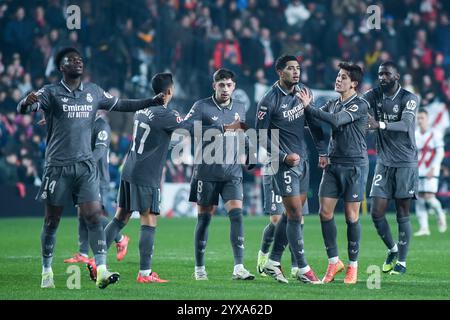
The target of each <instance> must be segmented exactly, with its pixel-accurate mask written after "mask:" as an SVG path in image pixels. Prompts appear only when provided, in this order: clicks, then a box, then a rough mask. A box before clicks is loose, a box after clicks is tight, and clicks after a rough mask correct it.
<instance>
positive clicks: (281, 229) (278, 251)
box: [269, 213, 288, 262]
mask: <svg viewBox="0 0 450 320" xmlns="http://www.w3.org/2000/svg"><path fill="white" fill-rule="evenodd" d="M286 225H287V216H286V214H284V213H283V214H282V215H281V218H280V220H278V222H277V224H276V226H275V231H274V237H273V246H272V251H271V252H270V255H269V259H270V260H273V261H277V262H280V261H281V256H282V255H283V252H284V249H285V248H286V246H287V244H288V239H287V235H286Z"/></svg>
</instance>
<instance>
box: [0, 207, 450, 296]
mask: <svg viewBox="0 0 450 320" xmlns="http://www.w3.org/2000/svg"><path fill="white" fill-rule="evenodd" d="M432 218H433V217H431V220H432ZM336 221H337V225H338V243H339V251H340V257H341V259H342V260H343V261H344V262H346V260H347V251H346V225H345V221H344V218H343V215H338V216H337V217H336ZM389 221H390V223H391V228H392V230H393V232H394V235H396V233H397V228H396V224H395V217H394V215H390V216H389ZM412 221H413V230H417V223H416V221H415V218H414V217H413V218H412ZM267 222H268V218H267V217H248V218H245V236H246V239H245V245H246V250H245V253H246V254H245V265H246V267H247V268H248V269H249V270H250V271H251V272H256V270H255V266H256V257H257V252H258V249H259V244H260V239H261V232H262V230H263V228H264V226H265V225H266V224H267ZM433 222H434V221H430V224H431V227H432V229H431V231H432V235H431V236H430V237H425V238H413V239H412V243H411V245H410V254H409V259H408V266H407V267H408V273H407V274H406V275H404V276H389V275H386V274H381V282H380V286H381V288H380V289H368V287H367V279H368V277H369V274H368V273H367V268H368V267H369V266H370V265H377V266H380V267H381V264H382V263H383V261H384V258H385V256H386V250H385V247H384V244H383V243H382V242H381V240H380V239H379V238H378V236H377V234H376V231H375V229H374V227H373V225H372V222H371V221H370V218H369V217H367V216H363V217H362V218H361V224H362V241H361V248H360V261H359V281H358V284H356V285H353V286H346V285H344V284H343V277H344V275H343V274H342V273H341V274H340V275H338V276H337V279H336V281H335V282H334V283H331V284H327V285H318V286H312V285H305V284H302V283H299V282H298V281H296V280H293V279H291V280H290V283H289V284H287V285H282V284H279V283H277V282H275V281H274V280H272V279H270V278H261V277H260V276H259V275H257V278H256V279H255V280H254V281H245V282H244V281H233V280H231V272H232V267H233V260H232V251H231V247H230V243H229V238H228V237H229V236H228V234H229V221H228V219H227V218H224V217H214V218H213V220H212V222H211V225H210V231H209V242H208V247H207V251H206V267H207V271H208V274H209V279H210V280H209V281H198V282H197V281H195V280H193V278H192V273H193V269H194V255H193V234H194V228H195V223H196V220H195V219H185V218H176V219H160V220H159V225H158V229H157V231H156V240H155V250H154V253H153V257H154V261H153V270H154V271H156V272H157V273H159V275H160V276H161V277H162V278H164V279H169V280H170V282H169V283H164V284H155V283H153V284H139V283H137V282H136V275H137V271H138V268H139V253H138V242H139V241H138V238H139V236H138V235H139V222H138V220H131V221H130V223H129V225H128V226H126V227H125V229H124V233H125V234H128V235H129V236H130V237H131V241H130V245H129V251H128V255H127V256H126V257H125V259H124V260H123V261H122V262H118V261H116V259H115V251H116V250H115V248H114V247H112V248H111V250H110V252H109V255H108V264H109V267H110V269H111V270H115V271H118V272H120V274H121V279H120V281H119V282H118V283H117V284H115V285H112V286H110V287H108V288H106V289H105V290H100V289H98V288H96V287H95V284H94V283H93V282H92V281H90V280H89V277H88V273H87V271H86V269H85V266H84V265H81V264H80V265H79V266H80V267H81V289H68V288H67V286H66V282H67V279H68V277H69V274H66V270H67V267H68V265H66V264H64V263H63V259H65V258H68V257H69V256H71V255H72V254H73V253H74V252H76V251H77V236H76V232H77V221H76V219H75V218H67V217H63V219H62V221H61V224H60V227H59V230H58V234H57V243H56V252H55V256H54V260H53V271H54V273H55V284H56V289H53V290H52V289H46V290H43V289H41V288H40V273H41V258H40V240H39V238H40V231H41V226H42V219H38V218H26V219H25V218H24V219H1V220H0V243H1V251H0V300H5V299H51V300H54V299H83V300H85V299H108V300H110V299H148V300H178V299H180V300H190V299H199V300H202V299H209V300H211V299H212V300H226V299H232V300H247V299H248V300H253V299H256V300H260V299H261V300H272V299H275V300H293V299H299V300H303V299H349V300H352V299H370V300H375V299H390V300H399V299H449V298H450V268H449V265H450V255H449V248H450V237H449V234H448V233H446V234H440V233H438V232H437V229H436V227H435V223H433ZM305 252H306V255H307V259H308V262H309V263H310V265H311V266H312V267H313V269H314V270H315V272H316V273H317V275H318V276H319V277H322V276H323V274H324V272H325V270H326V267H327V257H326V253H325V249H324V245H323V241H322V235H321V230H320V223H319V218H318V216H307V217H306V219H305ZM289 259H290V255H289V254H285V255H284V256H283V266H284V269H285V270H286V273H288V271H290V262H289Z"/></svg>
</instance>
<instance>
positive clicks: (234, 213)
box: [228, 208, 242, 221]
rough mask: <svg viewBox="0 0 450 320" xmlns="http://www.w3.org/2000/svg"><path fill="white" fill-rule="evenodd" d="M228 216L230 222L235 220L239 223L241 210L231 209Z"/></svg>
mask: <svg viewBox="0 0 450 320" xmlns="http://www.w3.org/2000/svg"><path fill="white" fill-rule="evenodd" d="M228 216H229V217H230V220H232V221H233V220H236V221H240V220H242V209H239V208H235V209H231V210H230V211H229V212H228Z"/></svg>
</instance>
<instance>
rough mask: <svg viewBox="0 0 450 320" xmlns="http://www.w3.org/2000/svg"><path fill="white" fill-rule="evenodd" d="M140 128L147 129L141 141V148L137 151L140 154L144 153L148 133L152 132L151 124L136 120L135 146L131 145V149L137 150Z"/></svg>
mask: <svg viewBox="0 0 450 320" xmlns="http://www.w3.org/2000/svg"><path fill="white" fill-rule="evenodd" d="M138 127H139V128H143V129H144V130H145V131H144V133H143V134H142V138H141V141H140V142H139V148H138V150H137V151H136V153H138V154H142V152H143V151H144V144H145V140H147V137H148V135H149V134H150V126H149V125H148V124H146V123H143V122H139V121H138V120H134V128H133V146H132V147H131V151H135V149H136V139H137V130H138Z"/></svg>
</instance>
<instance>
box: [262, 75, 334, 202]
mask: <svg viewBox="0 0 450 320" xmlns="http://www.w3.org/2000/svg"><path fill="white" fill-rule="evenodd" d="M302 88H307V87H306V86H304V85H303V84H299V85H297V86H296V87H295V90H294V92H292V93H287V92H285V91H284V90H283V89H282V88H281V87H280V85H279V84H278V82H277V83H275V84H274V85H273V86H272V88H271V89H270V90H269V91H268V92H267V93H266V95H265V96H264V97H263V98H262V99H261V101H260V102H259V104H258V110H257V115H256V129H257V130H258V134H259V141H260V143H261V141H263V140H262V139H267V143H266V144H267V146H266V147H267V151H268V154H269V163H270V167H271V169H270V172H269V173H268V174H269V175H270V174H273V179H274V183H273V185H274V188H275V193H277V194H279V195H281V196H295V195H299V194H303V193H306V192H307V191H308V189H309V162H308V154H307V147H306V141H305V129H304V128H305V126H308V127H309V130H310V132H311V135H312V137H313V140H314V142H315V144H316V148H317V149H318V151H319V154H326V145H325V141H324V135H323V132H322V129H321V127H320V124H318V122H317V120H315V119H314V118H312V117H309V116H308V115H307V114H305V112H304V111H305V109H304V106H303V104H302V103H301V102H300V100H299V99H298V98H297V97H296V96H295V94H296V92H299V91H300V90H301V89H302ZM307 90H309V89H307ZM264 129H265V130H267V135H266V136H265V135H264V134H263V133H262V130H264ZM273 133H277V134H278V136H277V135H276V134H275V135H274V134H273ZM272 145H273V147H274V148H272ZM290 153H296V154H298V155H299V156H300V164H299V165H298V166H295V167H290V166H288V165H287V164H286V163H284V160H285V158H286V156H287V155H288V154H290Z"/></svg>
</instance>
